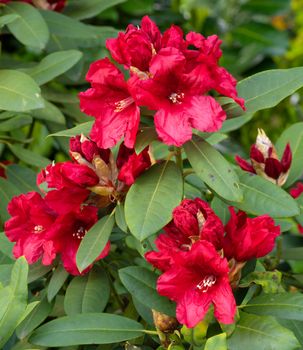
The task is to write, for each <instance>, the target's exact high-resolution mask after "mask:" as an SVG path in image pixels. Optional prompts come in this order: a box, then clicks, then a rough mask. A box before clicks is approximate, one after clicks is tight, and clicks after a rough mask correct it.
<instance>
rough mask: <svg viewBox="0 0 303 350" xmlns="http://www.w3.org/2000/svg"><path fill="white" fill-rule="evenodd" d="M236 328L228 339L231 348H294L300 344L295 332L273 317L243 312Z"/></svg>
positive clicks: (275, 349) (267, 349)
mask: <svg viewBox="0 0 303 350" xmlns="http://www.w3.org/2000/svg"><path fill="white" fill-rule="evenodd" d="M240 317H241V318H240V321H239V322H238V323H237V325H236V330H235V332H234V333H233V334H232V336H231V337H230V338H229V339H228V340H227V344H228V349H230V350H243V349H245V350H256V349H258V350H294V349H297V348H298V346H299V343H298V340H297V339H296V337H295V336H294V335H293V333H292V332H291V331H290V330H288V329H286V328H284V327H282V326H281V325H280V324H279V323H278V322H277V321H276V320H275V319H274V318H273V317H269V316H256V315H250V314H246V313H245V312H242V313H241V314H240Z"/></svg>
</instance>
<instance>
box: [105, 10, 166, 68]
mask: <svg viewBox="0 0 303 350" xmlns="http://www.w3.org/2000/svg"><path fill="white" fill-rule="evenodd" d="M160 45H161V33H160V30H159V28H158V27H157V26H156V24H155V23H154V22H153V21H152V20H151V19H150V18H149V17H148V16H145V17H143V18H142V21H141V26H140V27H136V26H134V25H132V24H130V25H129V26H128V27H127V29H126V31H125V33H123V32H120V33H119V35H118V38H117V39H108V40H106V47H107V48H108V50H109V51H110V53H111V55H112V57H113V59H114V60H115V61H117V62H118V63H120V64H123V65H124V66H125V67H126V68H130V67H132V68H137V69H139V70H140V71H142V72H145V71H148V70H149V62H150V60H151V58H152V57H153V55H154V54H155V53H156V52H157V51H158V50H159V49H160Z"/></svg>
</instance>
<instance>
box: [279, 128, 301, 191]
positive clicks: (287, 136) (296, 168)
mask: <svg viewBox="0 0 303 350" xmlns="http://www.w3.org/2000/svg"><path fill="white" fill-rule="evenodd" d="M288 142H289V144H290V148H291V151H292V162H291V167H290V172H289V175H288V178H287V181H286V183H285V187H289V186H290V185H291V184H293V183H294V182H295V181H296V180H298V178H299V177H300V176H301V175H302V174H303V122H301V123H295V124H293V125H292V126H290V127H289V128H288V129H286V130H284V131H283V133H282V135H281V136H280V138H279V139H278V141H277V144H276V146H277V151H278V154H279V155H280V156H282V154H283V151H284V149H285V146H286V145H287V143H288Z"/></svg>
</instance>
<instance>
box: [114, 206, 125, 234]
mask: <svg viewBox="0 0 303 350" xmlns="http://www.w3.org/2000/svg"><path fill="white" fill-rule="evenodd" d="M115 220H116V224H117V225H118V227H119V228H120V229H121V230H122V231H123V232H127V224H126V221H125V214H124V205H123V204H122V203H119V204H118V205H117V206H116V211H115Z"/></svg>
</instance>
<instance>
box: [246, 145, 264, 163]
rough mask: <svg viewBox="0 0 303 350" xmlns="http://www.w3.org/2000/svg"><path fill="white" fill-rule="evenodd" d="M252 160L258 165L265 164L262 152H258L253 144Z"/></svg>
mask: <svg viewBox="0 0 303 350" xmlns="http://www.w3.org/2000/svg"><path fill="white" fill-rule="evenodd" d="M250 158H251V159H253V160H254V161H256V162H257V163H265V159H264V156H263V154H262V152H261V151H259V150H258V148H257V146H256V145H255V144H253V145H252V146H251V147H250Z"/></svg>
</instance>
